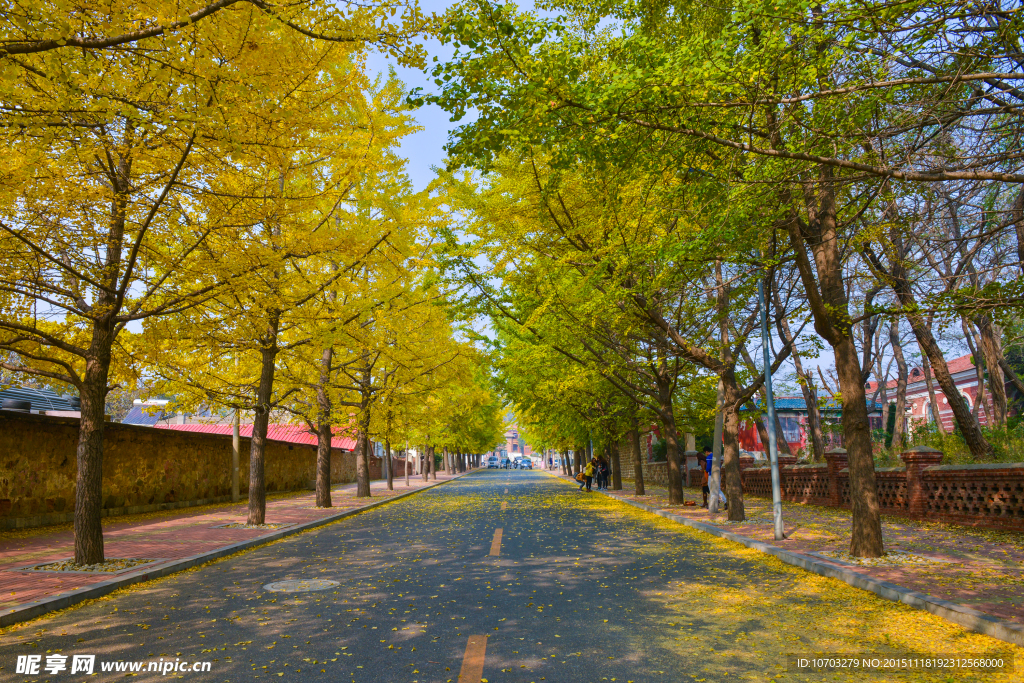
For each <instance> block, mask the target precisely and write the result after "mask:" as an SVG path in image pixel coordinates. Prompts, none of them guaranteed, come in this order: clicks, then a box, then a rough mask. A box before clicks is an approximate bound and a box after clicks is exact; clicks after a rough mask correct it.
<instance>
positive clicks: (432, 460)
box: [430, 446, 437, 481]
mask: <svg viewBox="0 0 1024 683" xmlns="http://www.w3.org/2000/svg"><path fill="white" fill-rule="evenodd" d="M436 450H437V447H436V446H431V447H430V476H431V477H432V478H433V480H434V481H437V458H436V457H435V451H436Z"/></svg>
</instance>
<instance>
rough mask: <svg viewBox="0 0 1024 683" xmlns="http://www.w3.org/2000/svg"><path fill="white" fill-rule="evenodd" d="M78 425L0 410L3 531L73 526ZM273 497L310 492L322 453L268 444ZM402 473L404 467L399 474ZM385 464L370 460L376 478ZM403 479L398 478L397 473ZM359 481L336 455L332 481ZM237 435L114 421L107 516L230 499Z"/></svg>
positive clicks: (350, 464)
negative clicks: (317, 462)
mask: <svg viewBox="0 0 1024 683" xmlns="http://www.w3.org/2000/svg"><path fill="white" fill-rule="evenodd" d="M77 444H78V420H77V419H76V418H63V417H46V416H41V415H26V414H21V413H12V412H9V411H0V528H15V527H28V526H41V525H45V524H58V523H62V522H67V521H70V520H71V518H72V512H73V509H74V501H75V477H76V474H77V466H76V456H75V453H76V448H77ZM265 458H266V459H265V463H266V464H265V467H266V469H265V472H266V485H267V491H268V492H271V493H273V492H282V491H295V490H301V489H308V488H311V487H312V483H313V481H315V479H316V469H315V466H316V447H315V446H311V445H304V444H289V443H285V442H280V441H268V442H267V450H266V456H265ZM395 470H396V473H397V472H398V471H402V467H401V465H399V466H397V467H396V468H395ZM380 472H381V468H380V461H379V459H376V458H370V476H371V478H380ZM396 476H397V474H396ZM351 481H355V455H354V454H353V453H342V452H341V451H340V450H338V449H335V450H334V451H333V453H332V454H331V483H333V484H340V483H347V482H351ZM239 485H240V490H241V495H242V497H243V499H244V497H245V496H246V495H247V493H248V487H249V439H244V438H243V439H242V440H241V453H240V457H239ZM230 495H231V437H230V436H224V435H220V434H202V433H198V432H185V431H177V430H171V429H153V428H151V427H140V426H137V425H126V424H119V423H113V422H112V423H108V424H107V426H106V429H105V430H104V458H103V508H104V514H105V515H117V514H134V513H137V512H147V511H150V510H158V509H169V508H175V507H186V506H190V505H203V504H206V503H214V502H222V501H225V500H230Z"/></svg>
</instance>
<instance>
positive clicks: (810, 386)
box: [800, 370, 825, 462]
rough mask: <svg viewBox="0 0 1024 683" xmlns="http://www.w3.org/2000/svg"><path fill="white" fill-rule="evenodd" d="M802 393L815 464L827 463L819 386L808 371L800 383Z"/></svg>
mask: <svg viewBox="0 0 1024 683" xmlns="http://www.w3.org/2000/svg"><path fill="white" fill-rule="evenodd" d="M800 391H801V393H803V395H804V403H805V404H806V405H807V429H808V430H809V431H810V432H811V448H812V449H813V453H812V455H813V457H814V462H825V435H824V434H823V433H822V431H821V409H820V408H819V407H818V386H817V385H816V384H815V383H814V374H813V373H812V372H811V371H810V370H808V371H807V373H806V374H805V375H804V376H803V381H802V382H800Z"/></svg>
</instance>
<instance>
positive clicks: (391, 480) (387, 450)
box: [384, 438, 395, 491]
mask: <svg viewBox="0 0 1024 683" xmlns="http://www.w3.org/2000/svg"><path fill="white" fill-rule="evenodd" d="M384 458H385V460H386V463H385V464H386V465H387V468H388V491H394V490H395V472H394V470H393V468H394V464H395V461H394V459H393V458H392V457H391V442H390V441H388V440H387V439H386V438H385V439H384Z"/></svg>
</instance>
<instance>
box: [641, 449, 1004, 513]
mask: <svg viewBox="0 0 1024 683" xmlns="http://www.w3.org/2000/svg"><path fill="white" fill-rule="evenodd" d="M626 453H628V451H626ZM900 457H901V459H902V460H903V462H904V463H905V464H906V466H905V467H883V468H876V469H875V482H876V485H877V487H878V501H879V505H880V507H881V510H882V512H883V513H885V514H891V515H902V516H904V517H910V518H913V519H922V520H928V521H934V522H953V523H956V524H966V525H969V526H977V527H983V528H988V529H1006V530H1011V531H1024V463H995V464H986V465H941V464H939V463H941V462H942V452H941V451H937V450H935V449H934V448H928V447H927V446H918V447H915V448H911V449H910V450H909V451H906V452H905V453H903V455H902V456H900ZM628 460H629V458H623V459H622V476H623V477H624V478H626V479H632V478H633V465H632V463H631V462H628ZM697 462H698V454H697V453H694V452H689V453H687V458H686V463H687V470H688V474H689V477H688V479H689V481H688V482H687V484H688V485H689V486H698V487H699V486H700V474H701V471H700V466H699V465H698V464H697ZM643 470H644V481H645V482H647V483H648V484H654V485H660V486H667V485H668V472H667V467H666V464H665V463H663V462H645V463H643ZM740 472H741V476H742V478H743V492H744V493H745V494H746V495H748V496H759V497H764V498H771V495H772V485H771V469H770V468H769V467H767V466H766V465H762V466H758V467H754V459H753V458H751V457H746V456H745V457H741V458H740ZM779 478H780V479H781V484H782V499H783V500H786V501H790V502H794V503H811V504H814V505H829V506H833V507H843V508H849V507H850V473H849V470H848V469H847V456H846V451H845V450H844V449H842V448H836V449H834V450H831V451H829V452H828V453H826V454H825V464H823V465H797V464H796V457H795V456H779Z"/></svg>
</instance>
